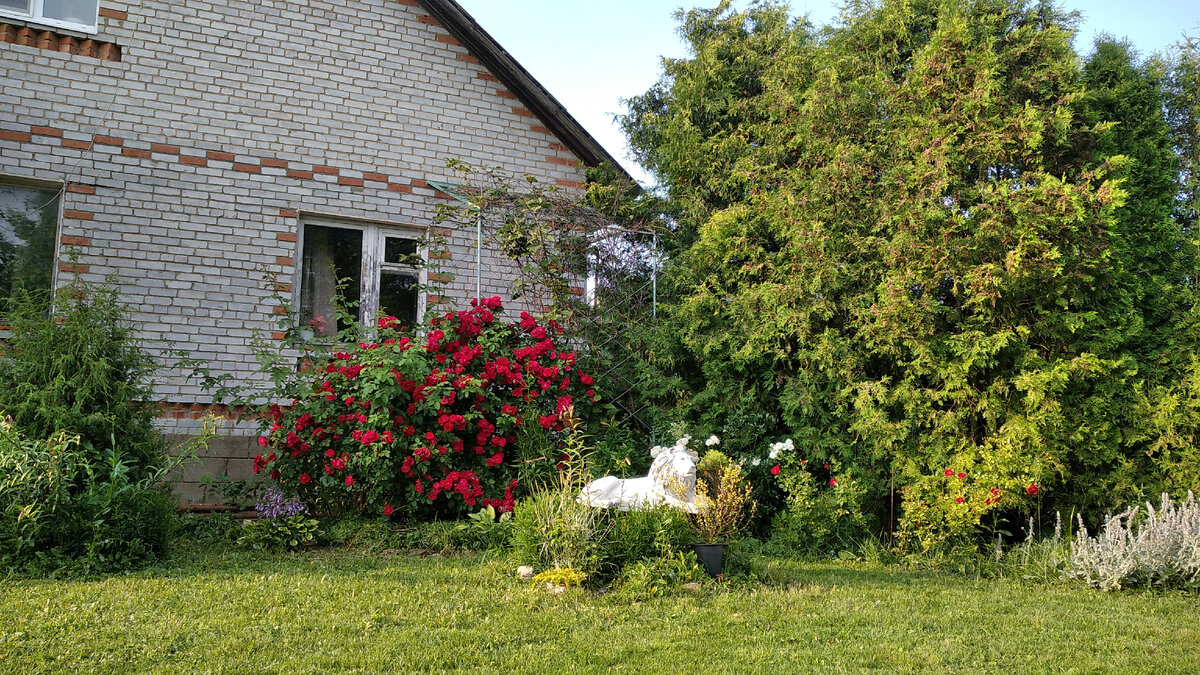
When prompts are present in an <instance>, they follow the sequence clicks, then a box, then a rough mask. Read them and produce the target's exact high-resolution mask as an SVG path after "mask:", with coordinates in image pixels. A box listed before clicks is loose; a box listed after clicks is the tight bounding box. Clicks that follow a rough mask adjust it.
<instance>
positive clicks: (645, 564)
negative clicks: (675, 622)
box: [616, 550, 708, 600]
mask: <svg viewBox="0 0 1200 675" xmlns="http://www.w3.org/2000/svg"><path fill="white" fill-rule="evenodd" d="M706 579H708V575H707V574H705V573H704V570H703V569H701V567H700V562H699V561H698V560H697V559H696V554H695V553H693V552H691V551H690V550H688V551H673V552H670V553H665V554H663V555H660V556H657V557H653V558H645V559H642V560H638V561H636V562H633V563H631V564H629V565H626V566H625V568H624V569H623V570H621V576H620V577H619V578H618V579H617V584H616V586H617V593H616V594H617V597H620V598H624V599H628V600H650V599H652V598H659V597H663V596H666V595H670V594H673V593H675V592H678V591H679V589H680V588H681V587H682V586H683V585H684V584H690V583H702V582H704V581H705V580H706Z"/></svg>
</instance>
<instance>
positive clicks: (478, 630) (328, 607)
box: [0, 550, 1200, 673]
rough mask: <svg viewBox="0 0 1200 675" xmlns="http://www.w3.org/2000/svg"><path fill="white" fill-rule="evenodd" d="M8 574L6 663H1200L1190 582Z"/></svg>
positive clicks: (246, 668) (154, 667)
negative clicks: (570, 581)
mask: <svg viewBox="0 0 1200 675" xmlns="http://www.w3.org/2000/svg"><path fill="white" fill-rule="evenodd" d="M177 558H178V559H177V560H176V561H175V562H174V563H172V565H171V566H169V567H166V568H164V569H158V570H154V571H149V572H145V573H141V574H137V575H131V576H120V577H108V578H103V579H98V580H87V581H53V580H31V581H28V580H27V581H7V582H3V586H2V588H0V669H2V670H4V671H6V672H39V671H108V672H129V671H153V672H168V673H169V672H196V671H202V672H232V673H250V672H280V673H282V672H287V673H292V672H321V671H330V670H351V671H363V672H411V671H418V672H425V671H444V670H472V671H488V672H491V671H516V672H576V671H578V672H600V671H608V670H623V671H629V672H778V673H797V672H857V671H865V670H879V671H885V672H913V671H922V672H923V671H946V672H1043V671H1052V672H1098V671H1109V672H1145V673H1169V672H1174V673H1196V672H1200V624H1198V620H1200V601H1198V599H1197V597H1196V596H1195V595H1187V594H1178V593H1175V594H1150V593H1100V592H1096V591H1091V590H1088V589H1085V588H1081V587H1078V586H1068V585H1052V586H1037V585H1027V584H1021V583H1015V582H1008V581H997V580H976V579H967V578H964V577H960V576H956V575H951V574H941V573H933V572H906V571H901V570H896V569H891V568H883V567H874V566H869V565H865V564H862V563H840V562H839V563H834V562H830V563H815V564H814V563H798V562H792V561H775V562H773V563H771V565H770V574H769V581H768V582H767V583H766V584H763V585H758V584H748V583H747V584H737V585H732V586H731V585H718V584H713V585H712V586H711V587H708V588H705V589H704V591H703V592H702V593H700V594H696V595H688V594H684V595H679V596H673V597H668V598H660V599H655V600H651V601H646V602H630V601H627V600H623V599H621V598H618V597H616V596H613V595H595V594H589V593H586V592H583V591H571V592H569V593H566V594H563V595H557V596H556V595H550V594H548V593H546V592H544V591H542V590H539V589H538V588H536V587H534V586H533V585H531V584H530V583H528V582H521V581H518V580H517V579H515V578H514V576H513V574H512V573H511V570H510V566H509V565H508V564H506V563H503V562H501V561H497V560H494V559H491V558H488V557H487V556H463V557H412V556H406V555H394V556H368V555H364V554H358V553H352V552H344V551H316V552H310V553H307V554H302V555H278V556H269V555H250V554H244V553H240V552H232V551H222V550H214V551H191V552H187V551H185V552H183V553H181V554H180V555H179V556H177Z"/></svg>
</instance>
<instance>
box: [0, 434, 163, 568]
mask: <svg viewBox="0 0 1200 675" xmlns="http://www.w3.org/2000/svg"><path fill="white" fill-rule="evenodd" d="M87 460H88V457H87V453H86V452H85V451H84V450H83V449H82V448H80V447H79V445H78V442H77V439H75V438H68V437H67V436H66V435H65V434H62V433H60V434H58V435H56V436H54V437H53V438H51V439H49V440H46V441H33V440H29V439H27V438H25V437H24V436H23V435H22V434H20V433H19V432H18V431H17V429H16V428H15V427H14V426H13V425H12V424H11V423H9V422H7V421H4V420H0V566H2V567H3V568H6V569H9V570H14V571H24V572H30V573H36V574H40V573H45V572H50V571H55V570H62V571H65V572H69V573H84V574H87V573H96V572H109V571H117V570H122V569H127V568H130V567H136V566H139V565H143V564H146V563H149V562H153V561H155V560H159V559H161V558H162V557H163V556H164V555H165V553H166V551H167V548H168V546H169V544H170V541H171V537H172V536H173V533H174V528H175V525H176V514H175V501H174V498H173V497H172V496H171V494H170V493H169V491H168V490H166V489H165V488H163V487H160V486H157V485H156V484H157V482H158V480H159V479H160V478H161V476H162V473H163V472H165V471H166V470H169V469H167V468H164V469H161V470H160V472H159V473H156V474H151V475H144V476H142V477H141V478H139V479H135V478H134V476H135V472H134V471H133V469H132V468H131V467H130V466H129V465H128V464H126V463H125V462H124V460H123V458H122V456H121V455H120V454H119V453H106V455H105V456H104V461H103V462H102V463H97V464H96V465H91V464H89V463H88V461H87Z"/></svg>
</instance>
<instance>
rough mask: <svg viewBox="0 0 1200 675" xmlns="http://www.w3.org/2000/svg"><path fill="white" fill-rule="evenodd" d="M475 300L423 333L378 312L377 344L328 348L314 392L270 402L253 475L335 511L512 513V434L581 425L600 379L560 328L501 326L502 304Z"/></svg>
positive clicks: (525, 319) (526, 317)
mask: <svg viewBox="0 0 1200 675" xmlns="http://www.w3.org/2000/svg"><path fill="white" fill-rule="evenodd" d="M471 305H472V306H471V308H470V309H467V310H464V311H459V312H450V313H447V314H446V315H445V316H443V317H441V318H438V319H435V320H433V321H432V322H430V324H429V325H428V326H427V327H426V328H427V332H425V333H424V334H423V335H414V334H413V333H411V332H409V331H405V330H403V329H402V328H401V327H400V326H399V325H398V321H397V320H396V319H395V318H394V317H383V318H381V319H380V320H379V322H378V330H377V332H376V335H375V340H374V341H372V342H369V343H368V342H362V343H359V344H358V345H356V346H353V347H349V348H347V349H345V350H343V351H338V352H336V353H334V354H332V356H331V357H330V358H329V360H328V361H327V362H326V363H324V364H323V365H322V366H320V371H319V374H320V376H321V377H320V378H319V381H318V382H317V383H316V384H315V386H314V387H313V390H312V391H310V392H308V393H307V394H305V395H304V396H303V397H301V398H298V399H297V400H295V401H293V402H292V405H291V407H290V408H283V407H280V406H275V407H274V408H273V410H272V414H271V419H270V426H269V428H267V429H266V430H265V432H264V433H263V435H262V436H261V437H260V438H259V445H261V446H263V454H260V455H259V456H257V457H255V458H254V470H255V473H258V472H262V471H265V472H267V473H268V475H269V476H270V477H271V478H272V479H273V480H275V481H277V482H278V484H279V486H280V488H281V489H282V490H283V491H284V492H285V493H288V494H291V495H295V496H297V497H298V498H300V499H301V500H302V501H304V502H305V503H308V504H310V505H312V506H314V507H315V508H316V509H317V510H318V511H321V512H327V513H328V512H333V511H341V512H349V513H359V514H368V515H371V514H387V515H391V514H392V513H394V512H396V511H401V510H404V511H406V512H407V513H408V514H409V515H417V516H435V515H438V516H456V515H461V514H463V513H466V512H469V511H474V510H478V509H480V508H483V507H486V506H493V507H495V509H496V510H497V511H499V512H507V511H511V510H512V508H513V501H514V496H513V494H514V490H516V489H517V487H518V485H517V480H516V471H515V469H514V467H513V464H512V461H511V458H512V457H513V452H514V447H513V445H514V442H515V438H516V431H517V429H518V428H520V426H521V425H522V424H539V425H541V426H542V427H544V428H545V429H546V430H547V431H549V432H551V433H553V432H561V431H562V430H563V423H562V420H563V419H564V418H565V417H566V415H567V414H568V413H573V414H574V415H575V416H577V417H586V415H587V414H588V413H589V411H591V410H592V407H593V405H594V403H595V400H596V393H595V390H594V389H593V386H594V382H593V379H592V378H591V377H590V376H589V375H587V374H586V373H583V372H581V371H579V369H578V368H577V366H576V355H575V353H574V352H572V351H570V350H568V349H566V348H564V347H562V346H560V345H559V344H558V343H556V339H561V333H562V330H561V328H560V327H559V326H558V325H557V324H555V322H553V321H548V322H545V324H544V325H543V323H542V322H539V321H538V320H537V319H536V318H534V317H533V316H531V315H530V314H528V313H527V312H522V313H521V318H520V321H519V322H518V323H513V324H510V323H505V322H503V321H501V320H500V319H499V315H500V314H502V313H503V307H502V306H501V302H500V299H499V298H488V299H486V300H483V301H482V302H480V303H476V302H475V301H472V303H471Z"/></svg>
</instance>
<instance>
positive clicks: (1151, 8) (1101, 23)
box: [458, 0, 1200, 182]
mask: <svg viewBox="0 0 1200 675" xmlns="http://www.w3.org/2000/svg"><path fill="white" fill-rule="evenodd" d="M458 2H459V4H460V5H462V6H463V8H465V9H466V10H467V11H468V12H470V13H471V15H472V16H474V17H475V20H476V21H478V22H479V24H480V25H481V26H483V28H484V29H485V30H487V31H488V32H489V33H491V34H492V37H494V38H496V41H497V42H499V43H500V44H501V45H502V46H503V47H504V48H505V49H507V50H508V52H509V53H510V54H512V55H513V56H514V57H515V58H516V59H517V61H519V62H520V63H521V65H523V66H524V67H525V69H526V70H528V71H529V72H530V73H531V74H533V76H534V77H536V78H537V79H538V81H540V82H541V83H542V85H543V86H545V87H546V89H548V90H549V91H550V93H551V94H553V95H554V96H555V98H557V99H558V100H559V101H560V102H561V103H562V104H563V105H564V106H566V108H567V110H568V111H570V113H571V114H572V115H573V116H574V117H575V119H577V120H579V122H580V124H582V125H583V126H584V128H586V129H587V130H588V131H589V132H590V133H591V134H592V136H594V137H595V138H596V140H597V141H599V142H600V144H601V145H603V146H604V147H605V148H606V149H607V150H608V151H609V153H610V154H611V155H612V156H613V157H615V158H616V159H618V160H620V161H622V163H623V164H624V166H625V168H626V170H628V171H629V172H630V173H631V174H632V175H633V176H634V177H635V178H638V179H639V180H642V181H643V182H648V177H647V176H646V174H645V172H643V171H642V170H641V169H640V168H639V167H637V166H636V165H635V164H634V163H633V162H632V161H629V160H628V159H627V158H626V154H627V149H626V145H625V138H624V136H623V135H622V134H621V130H620V128H618V127H617V125H616V124H615V123H614V122H613V120H612V116H613V114H615V113H620V112H624V107H623V106H622V105H621V102H620V101H621V99H623V98H629V97H631V96H634V95H637V94H640V93H642V92H644V91H646V89H648V88H649V87H650V85H651V84H653V83H654V81H655V80H656V79H657V78H658V75H659V72H660V68H659V59H660V57H663V56H667V57H682V56H686V55H687V52H686V49H685V48H684V46H683V44H682V42H681V41H680V39H679V36H678V35H677V34H676V32H675V28H676V25H677V24H676V22H675V19H674V18H673V16H672V15H673V13H674V11H675V10H676V9H677V8H679V7H680V6H681V4H682V3H680V2H679V1H678V0H605V1H604V2H597V1H595V0H573V1H572V0H458ZM700 4H701V6H705V7H713V6H715V5H716V2H715V0H714V1H713V2H706V3H700ZM1063 4H1065V6H1066V7H1067V8H1068V9H1076V10H1079V11H1080V12H1082V13H1083V15H1084V23H1083V25H1082V27H1081V28H1080V31H1079V35H1078V36H1077V37H1076V44H1075V46H1076V50H1077V51H1079V52H1080V53H1081V54H1086V53H1087V52H1088V51H1090V48H1091V43H1092V39H1093V38H1094V37H1095V35H1096V34H1098V33H1111V34H1113V35H1115V36H1117V37H1127V38H1129V40H1130V41H1131V42H1132V43H1133V44H1134V45H1136V46H1137V47H1138V49H1139V50H1141V51H1142V52H1143V53H1144V54H1149V53H1151V52H1155V51H1161V50H1165V49H1166V48H1167V47H1168V46H1169V45H1171V44H1172V43H1174V42H1176V41H1178V40H1179V39H1180V38H1181V37H1182V36H1183V35H1184V33H1185V32H1186V33H1188V34H1189V35H1192V36H1200V0H1142V1H1140V2H1139V1H1134V0H1066V2H1064V3H1063ZM736 5H737V6H738V7H744V6H745V5H746V2H745V1H739V2H737V3H736ZM839 5H840V3H838V2H829V1H826V0H794V1H793V2H792V3H791V6H792V9H793V12H794V13H795V14H797V15H800V14H805V13H807V14H808V15H809V18H810V19H811V20H812V22H813V23H814V24H816V25H821V24H825V23H828V22H829V21H830V20H831V19H833V18H834V17H835V16H836V15H837V7H838V6H839ZM688 6H689V7H690V6H692V5H688Z"/></svg>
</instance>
